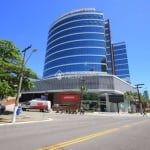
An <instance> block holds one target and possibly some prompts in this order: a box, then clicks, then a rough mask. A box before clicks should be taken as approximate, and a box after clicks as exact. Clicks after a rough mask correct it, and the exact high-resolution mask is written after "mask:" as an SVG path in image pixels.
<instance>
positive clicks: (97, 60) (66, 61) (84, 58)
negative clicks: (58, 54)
mask: <svg viewBox="0 0 150 150" xmlns="http://www.w3.org/2000/svg"><path fill="white" fill-rule="evenodd" d="M89 62H91V63H94V62H95V63H106V58H105V57H102V56H75V57H68V58H63V59H58V60H55V61H52V62H50V63H48V64H46V65H45V67H46V68H49V67H51V66H57V65H61V64H71V63H85V64H86V63H89Z"/></svg>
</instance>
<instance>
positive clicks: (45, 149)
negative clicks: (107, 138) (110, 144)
mask: <svg viewBox="0 0 150 150" xmlns="http://www.w3.org/2000/svg"><path fill="white" fill-rule="evenodd" d="M119 129H120V128H112V129H108V130H104V131H101V132H98V133H95V134H91V135H88V136H83V137H81V138H76V139H73V140H69V141H66V142H62V143H58V144H55V145H51V146H47V147H43V148H40V149H39V150H57V149H58V148H62V147H66V146H69V145H73V144H76V143H80V142H83V141H87V140H90V139H93V138H96V137H99V136H103V135H106V134H109V133H112V132H116V131H118V130H119Z"/></svg>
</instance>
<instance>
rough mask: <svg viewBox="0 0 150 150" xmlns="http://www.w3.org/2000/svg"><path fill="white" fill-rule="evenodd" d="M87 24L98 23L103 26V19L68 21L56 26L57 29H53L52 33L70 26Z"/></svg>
mask: <svg viewBox="0 0 150 150" xmlns="http://www.w3.org/2000/svg"><path fill="white" fill-rule="evenodd" d="M85 25H97V26H103V22H102V21H98V20H91V21H90V20H79V21H76V22H70V23H66V24H63V25H61V26H60V27H58V28H56V29H55V30H53V31H51V34H55V33H57V32H59V31H61V30H64V29H67V28H70V27H76V26H85Z"/></svg>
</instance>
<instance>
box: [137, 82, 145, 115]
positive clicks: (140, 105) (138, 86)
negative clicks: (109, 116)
mask: <svg viewBox="0 0 150 150" xmlns="http://www.w3.org/2000/svg"><path fill="white" fill-rule="evenodd" d="M142 85H144V84H136V85H135V86H136V88H137V92H138V99H139V107H140V113H141V114H142V112H143V107H142V102H141V96H140V91H139V88H142V87H141V86H142Z"/></svg>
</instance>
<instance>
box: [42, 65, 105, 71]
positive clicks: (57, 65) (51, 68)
mask: <svg viewBox="0 0 150 150" xmlns="http://www.w3.org/2000/svg"><path fill="white" fill-rule="evenodd" d="M88 64H95V65H106V64H104V63H88ZM72 65H85V63H69V64H61V65H57V66H54V67H51V68H48V69H45V70H44V72H47V71H48V70H51V69H54V68H58V67H63V66H72Z"/></svg>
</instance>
